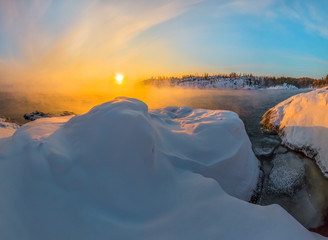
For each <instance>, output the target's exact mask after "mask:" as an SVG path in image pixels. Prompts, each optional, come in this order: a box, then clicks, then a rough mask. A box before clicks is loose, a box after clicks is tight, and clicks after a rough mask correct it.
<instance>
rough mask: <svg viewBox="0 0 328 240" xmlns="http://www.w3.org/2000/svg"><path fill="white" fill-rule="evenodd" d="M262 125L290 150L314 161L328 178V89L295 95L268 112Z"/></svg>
mask: <svg viewBox="0 0 328 240" xmlns="http://www.w3.org/2000/svg"><path fill="white" fill-rule="evenodd" d="M261 124H262V125H264V126H265V127H266V128H267V129H270V130H271V131H273V132H277V133H279V135H280V137H281V139H282V143H283V144H284V145H286V146H287V147H289V148H291V149H293V150H296V151H300V152H303V153H304V154H305V155H307V156H308V157H310V158H314V159H315V160H316V163H317V164H318V166H319V167H320V169H321V171H322V172H323V174H324V175H325V176H327V177H328V88H321V89H318V90H313V91H311V92H308V93H301V94H298V95H295V96H293V97H291V98H289V99H287V100H285V101H283V102H281V103H279V104H278V105H276V106H275V107H273V108H271V109H269V110H268V111H267V112H266V113H265V114H264V115H263V118H262V121H261Z"/></svg>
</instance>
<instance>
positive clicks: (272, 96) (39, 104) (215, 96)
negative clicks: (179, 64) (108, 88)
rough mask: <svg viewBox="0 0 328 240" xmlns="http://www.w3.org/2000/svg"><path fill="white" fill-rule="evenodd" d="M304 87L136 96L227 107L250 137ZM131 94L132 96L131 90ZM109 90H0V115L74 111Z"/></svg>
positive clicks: (105, 97) (155, 102)
mask: <svg viewBox="0 0 328 240" xmlns="http://www.w3.org/2000/svg"><path fill="white" fill-rule="evenodd" d="M306 91H309V90H308V89H307V90H304V89H302V90H189V89H187V90H181V89H178V90H177V89H151V90H148V91H147V93H144V94H143V95H140V96H139V95H138V96H136V97H138V98H139V99H141V100H143V101H145V102H146V103H147V104H148V105H149V107H150V108H159V107H166V106H189V107H191V108H205V109H220V110H230V111H234V112H236V113H238V114H239V116H240V118H241V119H242V120H243V121H244V123H245V127H246V130H247V132H248V133H249V135H250V138H251V139H253V140H254V139H255V138H257V137H259V134H261V133H260V131H259V129H260V128H259V124H258V123H259V122H260V120H261V117H262V115H263V114H264V113H265V111H267V110H268V109H269V108H271V107H273V106H275V105H276V104H278V103H279V102H281V101H283V100H285V99H287V98H289V97H291V96H293V95H296V94H298V93H301V92H306ZM131 97H135V96H134V95H133V94H132V96H131ZM112 99H113V96H111V95H110V94H99V95H67V94H66V95H64V94H25V93H24V94H18V93H8V92H0V117H7V118H10V119H12V120H13V121H15V122H18V123H21V124H22V123H24V122H25V121H24V118H23V115H24V114H25V113H30V112H33V111H35V110H39V111H43V112H50V113H54V114H57V113H60V112H63V111H70V112H75V113H77V114H80V113H83V112H86V111H88V110H89V109H90V108H92V107H93V106H95V105H98V104H100V103H103V102H106V101H110V100H112Z"/></svg>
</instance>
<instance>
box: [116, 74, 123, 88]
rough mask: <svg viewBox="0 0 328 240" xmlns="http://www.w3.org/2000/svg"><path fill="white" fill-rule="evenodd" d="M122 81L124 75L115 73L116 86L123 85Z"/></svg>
mask: <svg viewBox="0 0 328 240" xmlns="http://www.w3.org/2000/svg"><path fill="white" fill-rule="evenodd" d="M123 80H124V75H123V74H121V73H116V75H115V81H116V84H118V85H121V84H123Z"/></svg>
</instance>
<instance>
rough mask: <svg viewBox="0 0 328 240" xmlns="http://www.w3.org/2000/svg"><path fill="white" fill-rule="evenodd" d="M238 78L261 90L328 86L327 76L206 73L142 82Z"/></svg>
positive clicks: (172, 83) (157, 83) (168, 83)
mask: <svg viewBox="0 0 328 240" xmlns="http://www.w3.org/2000/svg"><path fill="white" fill-rule="evenodd" d="M238 78H242V79H243V80H244V81H245V83H246V84H247V85H249V86H252V85H253V86H254V85H256V86H259V87H263V88H268V87H274V86H280V85H283V84H289V85H293V86H295V87H297V88H320V87H324V86H328V75H326V77H324V78H321V79H314V78H308V77H301V78H293V77H286V76H281V77H275V76H254V75H253V74H246V73H235V72H232V73H229V74H217V75H209V74H208V73H204V74H201V75H197V74H196V75H183V76H181V77H174V76H173V77H172V76H171V77H168V76H159V77H152V78H150V79H147V80H145V81H143V84H145V85H155V86H175V85H178V84H181V83H183V82H203V81H204V82H213V81H216V80H218V79H226V80H228V81H231V80H235V79H238Z"/></svg>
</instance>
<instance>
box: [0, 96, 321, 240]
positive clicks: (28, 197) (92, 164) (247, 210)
mask: <svg viewBox="0 0 328 240" xmlns="http://www.w3.org/2000/svg"><path fill="white" fill-rule="evenodd" d="M258 173H259V169H258V161H257V159H256V158H255V157H254V154H253V153H252V150H251V146H250V142H249V139H248V137H247V135H246V133H245V130H244V126H243V123H242V122H241V120H240V119H239V118H238V116H237V115H236V114H234V113H232V112H227V111H209V110H192V109H189V108H166V109H159V110H154V111H148V108H147V106H146V105H145V104H144V103H143V102H141V101H138V100H135V99H128V98H117V99H115V100H114V101H111V102H108V103H105V104H102V105H99V106H97V107H95V108H93V109H92V110H90V111H89V112H88V113H87V114H84V115H80V116H74V117H73V116H66V117H55V118H43V119H39V120H36V121H34V122H30V123H28V124H26V125H24V126H22V127H21V128H19V129H17V130H16V132H15V133H14V135H13V136H12V137H8V138H3V139H2V140H1V142H0V192H1V198H0V212H1V214H0V239H5V240H17V239H24V240H39V239H40V240H44V239H47V240H58V239H61V240H68V239H79V240H89V239H99V240H102V239H104V240H105V239H136V240H138V239H140V240H141V239H143V240H145V239H163V240H164V239H190V240H193V239H195V240H196V239H197V240H198V239H206V240H211V239H216V240H217V239H236V240H237V239H238V240H240V239H252V240H262V239H266V240H270V239H272V240H273V239H274V240H276V239H280V240H283V239H286V240H287V239H288V240H290V239H297V240H311V239H322V238H321V236H319V235H317V234H314V233H311V232H309V231H307V230H306V229H305V228H304V227H303V226H302V225H300V224H299V223H298V222H297V221H296V220H294V219H293V218H292V217H291V216H290V215H289V214H288V213H287V212H286V211H285V210H283V209H282V208H281V207H279V206H278V205H271V206H267V207H262V206H257V205H253V204H250V203H248V202H245V201H243V200H241V199H248V198H249V197H250V195H251V194H252V190H253V189H254V188H255V185H256V180H257V177H258ZM221 187H222V188H221ZM223 189H224V190H223ZM226 192H228V193H229V194H231V195H233V196H235V197H233V196H231V195H229V194H227V193H226ZM236 197H238V198H240V199H238V198H236Z"/></svg>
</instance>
